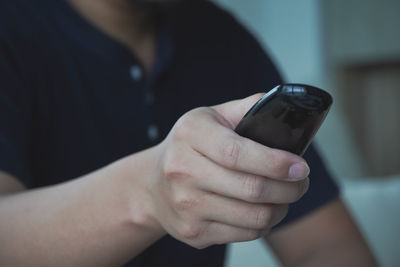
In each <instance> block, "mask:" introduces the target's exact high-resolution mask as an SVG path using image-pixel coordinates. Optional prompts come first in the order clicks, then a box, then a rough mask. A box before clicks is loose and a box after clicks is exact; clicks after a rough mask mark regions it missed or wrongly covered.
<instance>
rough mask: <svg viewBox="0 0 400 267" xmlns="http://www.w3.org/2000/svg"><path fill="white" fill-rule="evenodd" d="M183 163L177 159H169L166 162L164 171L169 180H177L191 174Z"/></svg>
mask: <svg viewBox="0 0 400 267" xmlns="http://www.w3.org/2000/svg"><path fill="white" fill-rule="evenodd" d="M181 166H182V164H178V163H177V162H176V161H168V162H166V163H165V164H164V168H163V173H164V176H165V177H166V178H167V180H177V179H179V178H182V177H187V176H189V175H188V174H187V173H186V172H185V171H184V170H183V169H182V167H181Z"/></svg>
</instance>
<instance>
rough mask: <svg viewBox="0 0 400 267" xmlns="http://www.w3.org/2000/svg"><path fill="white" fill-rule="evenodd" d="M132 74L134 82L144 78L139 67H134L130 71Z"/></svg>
mask: <svg viewBox="0 0 400 267" xmlns="http://www.w3.org/2000/svg"><path fill="white" fill-rule="evenodd" d="M130 74H131V77H132V79H133V80H135V81H139V80H140V79H141V78H142V75H143V73H142V69H141V68H140V67H139V66H138V65H133V66H132V67H131V69H130Z"/></svg>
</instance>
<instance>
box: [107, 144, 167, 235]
mask: <svg viewBox="0 0 400 267" xmlns="http://www.w3.org/2000/svg"><path fill="white" fill-rule="evenodd" d="M156 162H157V147H153V148H150V149H147V150H145V151H142V152H139V153H135V154H133V155H130V156H127V157H125V158H123V159H121V160H119V161H117V162H116V163H114V164H113V165H115V166H113V168H114V169H115V171H116V172H118V174H117V175H116V176H117V177H119V178H120V188H121V191H122V194H121V195H122V196H123V198H124V202H125V203H126V207H127V211H126V213H127V222H128V223H129V224H130V225H132V227H134V228H136V229H140V230H141V231H143V234H145V233H147V235H149V236H151V237H152V238H153V239H159V238H161V237H162V236H164V235H165V234H166V232H165V230H164V229H163V227H162V226H161V224H160V223H159V222H158V219H157V216H156V211H155V210H156V209H155V207H154V206H153V200H152V194H151V192H150V187H151V181H152V180H153V179H152V177H154V176H155V175H158V174H157V167H156Z"/></svg>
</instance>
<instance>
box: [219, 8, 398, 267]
mask: <svg viewBox="0 0 400 267" xmlns="http://www.w3.org/2000/svg"><path fill="white" fill-rule="evenodd" d="M214 2H216V3H217V4H219V5H221V6H223V7H224V8H225V9H227V10H230V11H231V12H232V13H233V14H234V15H235V16H236V17H237V19H238V20H239V21H240V22H242V23H243V24H244V25H245V26H246V27H247V28H248V29H249V30H250V31H251V32H253V34H254V35H255V36H256V37H257V38H258V40H259V41H260V42H261V43H262V44H263V45H264V47H265V49H266V50H267V52H268V53H269V54H270V55H271V57H272V58H273V60H274V61H275V63H276V64H277V66H278V68H279V69H280V71H281V73H282V74H283V76H284V78H285V81H286V82H297V83H308V84H311V85H315V86H317V87H321V88H324V89H326V90H327V91H329V92H330V93H331V94H332V95H333V97H334V99H335V101H334V105H333V107H332V109H331V111H330V114H329V115H328V117H327V120H326V121H325V123H324V125H323V126H322V128H321V130H320V131H319V133H318V135H317V137H316V142H317V143H318V145H319V148H320V151H321V153H322V154H323V156H324V158H325V161H326V163H327V164H328V165H329V168H330V170H331V171H332V173H333V174H334V176H335V178H336V179H337V181H338V183H339V185H340V186H341V189H342V195H343V198H344V200H345V202H346V203H347V204H348V206H349V208H350V210H351V212H352V214H353V216H354V218H355V220H356V221H357V222H358V224H359V226H360V228H361V230H362V231H363V233H364V236H365V238H366V239H367V241H368V243H369V245H370V247H371V249H372V250H373V252H374V254H375V255H376V257H377V260H378V262H379V263H380V266H384V267H392V266H393V267H394V266H400V253H399V247H400V230H398V227H399V226H400V208H399V206H400V205H398V203H400V142H399V141H398V138H399V136H400V119H399V114H400V105H399V102H400V33H399V32H400V31H399V29H398V28H399V27H400V16H399V10H400V1H397V0H380V1H379V0H334V1H322V0H320V1H319V0H302V1H292V0H248V1H243V0H214ZM266 89H267V88H266ZM264 246H265V245H264V244H263V243H262V242H261V241H253V242H245V243H236V244H233V245H230V247H229V250H228V256H227V257H228V261H227V264H226V266H227V267H239V266H240V267H243V266H252V267H258V266H279V263H278V262H277V261H276V259H275V258H274V256H273V255H272V254H271V253H265V251H266V250H265V247H264Z"/></svg>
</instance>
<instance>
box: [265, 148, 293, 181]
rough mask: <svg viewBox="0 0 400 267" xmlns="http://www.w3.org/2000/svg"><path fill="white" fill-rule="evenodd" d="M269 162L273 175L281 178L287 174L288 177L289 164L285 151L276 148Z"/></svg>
mask: <svg viewBox="0 0 400 267" xmlns="http://www.w3.org/2000/svg"><path fill="white" fill-rule="evenodd" d="M269 162H270V164H269V166H270V171H271V174H272V175H273V176H275V177H279V178H280V177H284V176H285V177H284V178H286V176H287V173H288V170H287V168H288V164H287V163H286V158H285V156H284V153H283V151H278V150H275V151H274V153H272V154H271V155H270V158H269Z"/></svg>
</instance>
